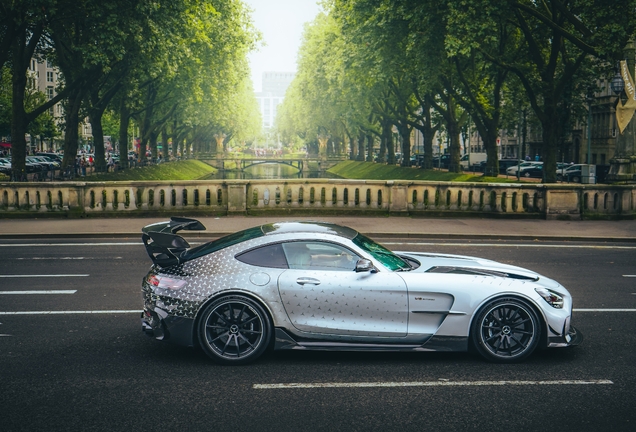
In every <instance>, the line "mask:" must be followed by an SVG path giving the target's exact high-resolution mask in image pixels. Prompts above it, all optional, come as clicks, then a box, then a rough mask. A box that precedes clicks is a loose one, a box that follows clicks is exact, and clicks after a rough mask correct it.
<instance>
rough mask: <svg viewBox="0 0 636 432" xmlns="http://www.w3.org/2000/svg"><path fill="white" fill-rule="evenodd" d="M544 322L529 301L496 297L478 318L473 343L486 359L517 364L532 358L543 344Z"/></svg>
mask: <svg viewBox="0 0 636 432" xmlns="http://www.w3.org/2000/svg"><path fill="white" fill-rule="evenodd" d="M540 335H541V325H540V323H539V319H538V318H537V314H536V313H535V312H534V310H533V309H532V307H530V305H528V304H527V303H526V302H524V301H522V300H519V299H516V298H503V299H497V300H493V301H492V302H490V303H488V304H487V305H486V306H484V307H483V308H482V309H481V310H480V312H479V314H478V315H477V316H476V317H475V320H474V321H473V324H472V328H471V338H472V342H473V344H474V346H475V348H476V349H477V351H478V352H479V354H481V355H482V357H484V358H485V359H486V360H488V361H492V362H496V363H514V362H518V361H521V360H523V359H525V358H526V357H528V356H529V355H530V354H532V352H533V351H534V350H535V349H536V347H537V345H538V344H539V337H540Z"/></svg>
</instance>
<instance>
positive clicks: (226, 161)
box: [206, 157, 342, 172]
mask: <svg viewBox="0 0 636 432" xmlns="http://www.w3.org/2000/svg"><path fill="white" fill-rule="evenodd" d="M341 160H342V159H341V158H338V159H332V158H329V159H326V158H294V159H288V158H281V157H254V158H242V159H233V158H231V157H230V158H216V159H212V160H209V159H206V162H207V163H208V164H210V165H212V166H213V167H215V168H217V169H220V170H229V169H236V170H240V171H243V170H245V169H246V168H249V167H251V166H255V165H262V164H281V165H288V166H291V167H293V168H296V169H297V170H298V171H299V172H303V171H309V170H310V169H309V164H310V163H314V164H315V165H317V166H318V167H319V170H326V169H329V168H331V167H332V166H334V165H335V164H336V163H338V162H339V161H341Z"/></svg>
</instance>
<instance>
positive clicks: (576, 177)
mask: <svg viewBox="0 0 636 432" xmlns="http://www.w3.org/2000/svg"><path fill="white" fill-rule="evenodd" d="M572 181H573V182H574V183H581V177H579V176H574V177H572Z"/></svg>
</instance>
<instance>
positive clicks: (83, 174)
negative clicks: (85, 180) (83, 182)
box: [80, 157, 86, 177]
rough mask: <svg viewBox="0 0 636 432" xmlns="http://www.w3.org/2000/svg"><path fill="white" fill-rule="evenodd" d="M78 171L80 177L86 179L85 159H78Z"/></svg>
mask: <svg viewBox="0 0 636 432" xmlns="http://www.w3.org/2000/svg"><path fill="white" fill-rule="evenodd" d="M80 169H81V170H82V177H86V159H84V158H83V157H82V158H80Z"/></svg>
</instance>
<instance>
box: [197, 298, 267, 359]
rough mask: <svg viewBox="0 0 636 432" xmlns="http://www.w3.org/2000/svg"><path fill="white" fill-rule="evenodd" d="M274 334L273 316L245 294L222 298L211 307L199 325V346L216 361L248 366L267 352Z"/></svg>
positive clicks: (203, 314) (206, 309)
mask: <svg viewBox="0 0 636 432" xmlns="http://www.w3.org/2000/svg"><path fill="white" fill-rule="evenodd" d="M271 334H272V324H271V322H270V319H269V316H268V315H267V313H266V312H265V310H264V309H263V308H262V306H261V305H259V304H258V303H257V302H255V301H254V300H252V299H250V298H249V297H245V296H242V295H231V296H225V297H221V298H219V299H217V300H215V301H213V302H212V303H211V304H210V305H208V306H207V307H206V308H205V309H204V311H203V313H202V314H201V319H200V320H199V324H198V335H199V343H200V345H201V347H202V348H203V351H205V353H206V354H207V355H208V356H209V357H210V358H211V359H212V360H214V361H215V362H217V363H219V364H225V365H239V364H247V363H250V362H253V361H255V360H256V359H258V358H259V357H260V356H261V355H262V354H263V353H264V352H265V350H266V349H267V347H268V345H269V341H270V339H271Z"/></svg>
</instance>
